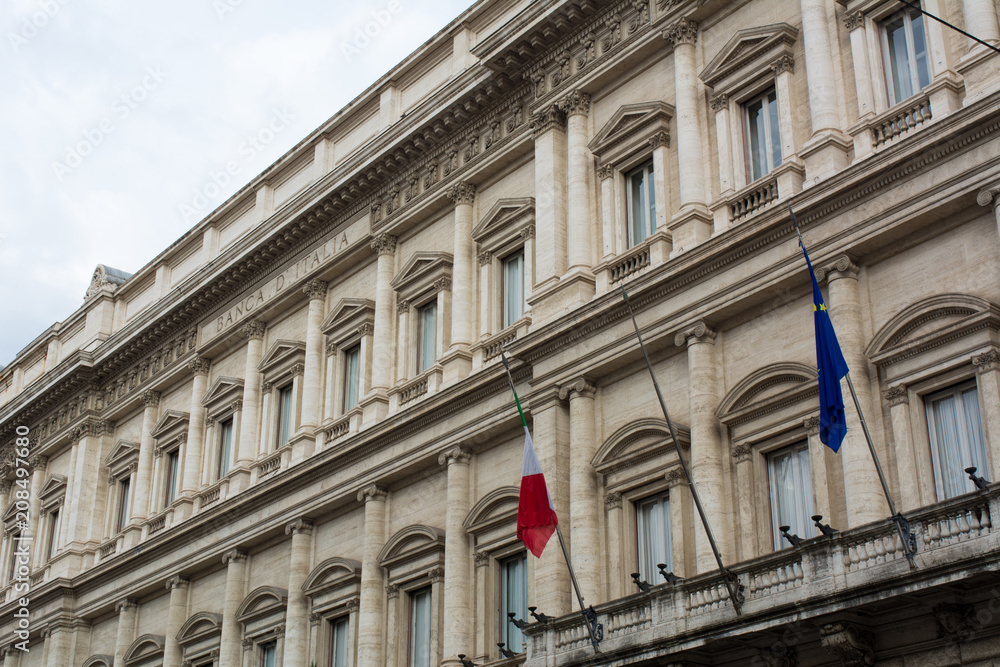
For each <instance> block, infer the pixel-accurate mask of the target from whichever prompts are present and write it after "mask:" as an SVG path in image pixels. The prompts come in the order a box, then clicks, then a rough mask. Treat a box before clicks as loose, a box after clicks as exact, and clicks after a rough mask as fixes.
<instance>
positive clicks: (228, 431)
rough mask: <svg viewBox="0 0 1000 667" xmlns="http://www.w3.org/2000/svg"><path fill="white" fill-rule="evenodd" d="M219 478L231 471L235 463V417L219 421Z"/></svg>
mask: <svg viewBox="0 0 1000 667" xmlns="http://www.w3.org/2000/svg"><path fill="white" fill-rule="evenodd" d="M218 464H219V478H220V479H221V478H223V477H225V476H226V474H227V473H229V468H230V466H232V464H233V418H232V417H230V418H229V419H226V420H225V421H222V422H219V461H218Z"/></svg>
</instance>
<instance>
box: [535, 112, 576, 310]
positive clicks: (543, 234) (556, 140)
mask: <svg viewBox="0 0 1000 667" xmlns="http://www.w3.org/2000/svg"><path fill="white" fill-rule="evenodd" d="M565 127H566V116H565V114H564V113H563V112H562V111H561V110H560V109H559V108H558V107H556V106H555V105H552V106H549V107H546V108H544V109H541V110H540V111H539V112H538V113H536V114H535V115H534V116H533V117H532V120H531V132H532V136H533V137H534V140H535V226H536V234H537V235H538V239H539V241H538V246H537V247H536V251H535V271H536V275H535V284H534V285H532V286H531V287H532V288H533V295H532V296H533V297H534V300H532V301H529V302H528V303H529V305H530V306H531V307H532V309H533V310H534V312H535V313H536V314H538V315H539V317H540V318H541V319H545V317H547V316H548V315H554V314H555V313H556V312H557V310H555V309H550V308H546V307H544V306H543V307H542V309H541V312H540V311H539V310H538V307H539V306H540V305H541V302H542V301H543V300H544V297H545V295H546V294H548V292H549V291H550V290H552V289H554V288H555V287H556V285H557V284H558V282H559V279H560V278H561V277H562V275H563V274H564V273H565V272H566V206H567V201H566V132H565ZM525 263H526V264H527V262H525ZM549 310H552V311H553V312H551V313H549V312H547V311H549ZM543 314H544V316H543Z"/></svg>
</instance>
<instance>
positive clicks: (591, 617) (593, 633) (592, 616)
mask: <svg viewBox="0 0 1000 667" xmlns="http://www.w3.org/2000/svg"><path fill="white" fill-rule="evenodd" d="M500 361H502V362H503V367H504V370H506V371H507V382H508V383H509V384H510V393H512V394H514V402H515V403H517V411H518V413H519V414H520V415H521V423H522V424H524V428H525V429H527V428H528V422H527V420H526V419H525V418H524V411H523V410H521V402H520V400H518V398H517V391H515V390H514V378H513V376H511V374H510V364H508V363H507V355H506V354H505V352H504V350H503V348H502V347H501V349H500ZM547 493H548V489H546V494H547ZM556 535H557V536H558V537H559V546H560V547H562V552H563V558H565V559H566V567H567V568H568V569H569V578H570V581H572V582H573V591H574V592H575V593H576V599H577V601H578V602H579V603H580V613H581V614H583V618H584V620H586V621H587V631H588V632H589V633H590V644H591V646H593V647H594V653H600V649H599V648H598V644H600V643H601V640H602V639H604V626H603V625H601V624H600V623H598V622H597V612H596V611H594V608H593V607H589V608H588V607H587V606H586V605H585V604H584V602H583V594H582V593H581V592H580V584H579V583H578V582H577V580H576V573H575V572H574V571H573V561H572V560H570V557H569V550H568V549H567V548H566V540H564V539H563V534H562V529H561V528H560V527H559V522H558V516H557V517H556Z"/></svg>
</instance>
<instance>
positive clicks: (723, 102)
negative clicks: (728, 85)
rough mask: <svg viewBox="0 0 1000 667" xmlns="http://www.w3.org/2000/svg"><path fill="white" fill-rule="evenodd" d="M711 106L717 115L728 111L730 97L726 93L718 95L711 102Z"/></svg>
mask: <svg viewBox="0 0 1000 667" xmlns="http://www.w3.org/2000/svg"><path fill="white" fill-rule="evenodd" d="M709 104H710V105H711V106H712V111H714V112H716V113H718V112H720V111H727V110H728V109H729V95H726V94H725V93H723V94H721V95H716V96H715V97H713V98H712V99H711V100H709Z"/></svg>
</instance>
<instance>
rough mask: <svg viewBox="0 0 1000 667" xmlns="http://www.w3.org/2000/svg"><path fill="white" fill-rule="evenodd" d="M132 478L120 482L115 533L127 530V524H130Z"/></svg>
mask: <svg viewBox="0 0 1000 667" xmlns="http://www.w3.org/2000/svg"><path fill="white" fill-rule="evenodd" d="M131 482H132V478H131V477H126V478H125V479H121V480H119V481H118V508H117V510H118V511H117V513H116V515H115V532H116V533H120V532H122V531H123V530H125V524H126V523H128V513H129V506H128V494H129V486H130V485H131Z"/></svg>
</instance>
